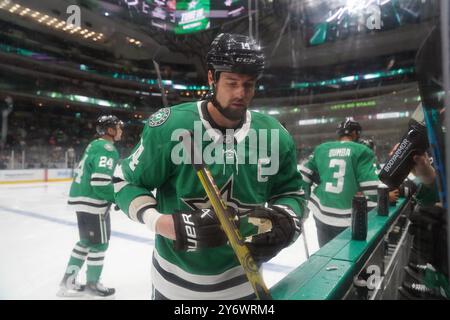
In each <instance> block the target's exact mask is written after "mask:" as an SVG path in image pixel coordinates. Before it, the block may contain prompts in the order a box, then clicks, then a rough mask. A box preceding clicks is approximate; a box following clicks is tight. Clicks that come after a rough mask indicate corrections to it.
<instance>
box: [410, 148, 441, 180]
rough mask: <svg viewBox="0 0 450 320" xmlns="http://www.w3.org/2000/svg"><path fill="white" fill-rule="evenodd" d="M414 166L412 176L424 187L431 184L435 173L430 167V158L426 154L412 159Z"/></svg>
mask: <svg viewBox="0 0 450 320" xmlns="http://www.w3.org/2000/svg"><path fill="white" fill-rule="evenodd" d="M413 159H414V162H415V166H414V171H413V172H414V174H415V175H416V176H417V177H418V178H419V179H420V180H421V181H422V183H424V184H426V185H430V184H433V182H434V179H435V178H436V171H435V170H434V168H433V166H432V165H431V162H430V158H429V157H428V155H427V154H426V153H424V154H421V155H415V156H414V157H413Z"/></svg>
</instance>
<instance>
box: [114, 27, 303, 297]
mask: <svg viewBox="0 0 450 320" xmlns="http://www.w3.org/2000/svg"><path fill="white" fill-rule="evenodd" d="M207 62H208V81H209V85H210V92H209V94H208V95H207V97H206V99H205V100H202V101H198V102H191V103H184V104H181V105H177V106H173V107H171V108H163V109H161V110H160V111H158V112H157V113H155V114H154V115H153V116H151V117H150V118H149V120H148V122H147V124H146V126H145V128H144V131H143V134H142V138H141V141H140V143H139V144H138V145H137V146H136V148H135V150H134V152H133V153H132V154H131V155H130V156H129V157H128V158H126V159H124V161H123V162H122V163H121V164H120V165H119V166H117V168H116V171H115V174H114V191H115V197H116V202H117V204H118V205H119V207H120V208H121V209H122V210H123V211H124V212H125V213H127V214H128V216H129V217H130V218H131V219H132V220H134V221H137V222H141V223H144V224H146V225H147V226H148V227H149V229H150V230H152V231H153V232H155V233H156V244H155V250H154V251H153V262H152V285H153V298H154V299H253V298H255V295H254V292H253V289H252V286H251V285H250V283H249V282H248V280H247V278H246V275H245V273H244V270H243V268H242V267H241V265H240V264H239V261H238V259H237V257H236V255H235V253H234V252H233V250H232V248H231V246H230V245H229V244H227V238H226V236H225V233H224V232H223V230H222V229H221V227H220V224H219V222H218V219H217V218H216V216H215V213H214V212H213V209H212V207H211V205H210V203H209V201H208V198H207V195H206V192H205V191H204V189H203V188H202V185H201V183H200V181H199V180H198V177H197V176H196V173H195V171H194V168H193V167H192V164H191V163H189V162H188V161H184V160H186V157H185V156H186V154H187V153H186V152H184V151H185V150H183V144H182V143H181V142H179V138H180V137H181V136H183V135H184V134H185V133H186V132H188V131H193V135H194V141H196V143H197V146H198V147H201V149H198V150H201V151H202V154H203V158H204V162H205V163H206V164H207V165H208V167H209V169H210V171H211V174H212V175H213V177H214V179H215V181H216V183H217V186H218V189H219V191H220V193H221V196H222V198H223V200H224V201H225V203H226V204H227V206H228V208H232V209H233V212H234V214H235V215H236V216H238V217H239V218H238V219H239V222H238V225H239V228H240V232H241V233H242V235H243V237H244V238H246V237H247V236H251V235H253V237H251V238H247V245H248V247H249V249H250V252H251V253H252V255H253V257H254V258H255V260H256V261H257V263H258V264H261V263H263V262H265V261H268V260H269V259H271V258H272V257H274V256H275V255H276V254H278V252H279V251H281V250H282V249H283V248H285V247H286V246H288V245H290V244H291V243H293V242H294V241H295V240H296V239H297V237H298V236H299V234H300V232H301V229H300V225H301V224H300V219H301V217H302V212H303V194H302V192H301V184H302V181H301V175H300V173H299V172H298V171H297V169H296V162H297V161H296V148H295V144H294V141H293V139H292V137H291V136H290V135H289V133H288V132H287V131H286V130H285V129H284V128H283V127H282V126H281V125H280V123H279V122H278V121H276V120H275V119H273V118H271V117H269V116H265V115H262V114H259V113H255V112H250V111H249V110H247V107H248V106H249V104H250V102H251V100H252V98H253V96H254V92H255V84H256V81H257V79H258V78H259V77H260V76H261V74H262V71H263V68H264V55H263V53H262V51H261V49H260V47H259V46H258V45H257V44H256V43H255V42H254V41H251V40H250V38H249V37H247V36H242V35H236V34H220V35H218V36H217V37H216V38H215V40H214V41H213V43H212V45H211V48H210V50H209V53H208V55H207ZM153 189H156V198H155V197H154V195H153V194H152V193H151V190H153ZM265 205H267V206H265ZM249 217H259V218H265V219H268V220H269V221H270V222H271V229H270V230H269V231H267V232H265V233H259V234H258V233H257V230H256V227H255V226H254V225H252V224H250V223H249V221H248V220H249Z"/></svg>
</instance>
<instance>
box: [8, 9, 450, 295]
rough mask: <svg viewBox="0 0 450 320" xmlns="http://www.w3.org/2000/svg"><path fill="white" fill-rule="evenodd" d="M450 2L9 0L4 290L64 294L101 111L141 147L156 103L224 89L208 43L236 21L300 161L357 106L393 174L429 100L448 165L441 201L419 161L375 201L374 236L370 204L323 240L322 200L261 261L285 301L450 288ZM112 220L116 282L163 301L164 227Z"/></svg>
mask: <svg viewBox="0 0 450 320" xmlns="http://www.w3.org/2000/svg"><path fill="white" fill-rule="evenodd" d="M449 13H450V10H449V3H448V1H446V0H442V1H440V0H40V1H36V0H34V1H32V0H0V113H1V119H2V121H1V124H0V125H1V135H0V137H1V140H0V239H1V241H0V256H1V257H2V258H1V263H0V299H2V300H11V299H14V300H15V299H19V300H22V299H32V300H35V299H39V300H41V299H44V300H49V299H64V298H61V297H57V296H56V293H57V291H58V288H59V285H60V281H61V276H62V275H63V271H64V268H65V267H66V264H67V259H68V258H69V255H70V249H71V246H73V243H75V242H76V241H77V240H78V229H77V217H76V215H75V214H74V213H73V210H72V209H71V208H70V207H69V206H68V205H67V200H68V197H69V189H70V186H71V181H72V179H73V177H74V176H76V174H77V170H80V167H79V163H80V161H82V160H83V159H82V158H83V152H84V150H85V149H86V147H87V146H88V144H89V143H90V142H91V141H92V140H93V139H95V138H96V121H97V119H98V117H99V116H101V115H109V114H112V115H115V116H117V117H118V118H119V119H120V120H122V121H123V123H124V128H123V137H122V140H121V141H118V142H117V143H116V144H115V146H116V148H117V150H118V152H119V155H120V159H124V158H127V157H128V156H129V155H130V154H132V152H133V149H134V148H135V146H136V145H137V144H138V143H139V141H140V139H141V133H142V131H143V129H144V127H145V126H147V123H148V119H149V117H151V116H152V115H153V114H154V113H155V112H157V111H158V110H159V109H161V108H163V107H169V108H170V107H171V106H174V105H178V104H181V103H184V102H192V101H198V100H202V99H204V97H205V96H206V95H207V94H208V92H209V90H210V87H209V85H208V77H207V72H208V70H207V67H206V55H207V53H208V50H209V47H210V44H211V42H212V41H213V39H214V38H215V37H216V36H217V35H218V34H220V33H237V34H243V35H246V36H249V37H250V38H251V39H253V40H254V41H255V42H256V43H258V44H259V45H260V46H261V48H262V50H263V52H264V55H265V69H264V73H263V76H262V77H261V78H260V79H259V80H258V82H257V83H256V87H255V96H254V98H253V100H252V101H251V103H250V105H249V107H248V109H249V110H250V111H253V112H256V113H261V114H263V115H268V116H271V117H273V118H275V119H277V120H278V121H279V122H280V123H281V125H282V126H283V127H284V128H285V129H286V130H287V131H288V132H289V134H290V135H291V136H292V137H293V139H294V142H295V148H296V153H297V165H298V170H299V171H300V169H301V168H302V166H303V165H304V164H305V163H306V162H307V161H308V159H309V158H310V156H311V155H312V154H313V153H314V150H315V148H316V147H317V146H319V145H320V144H322V143H324V142H326V141H332V140H336V139H338V137H337V135H336V129H337V127H338V125H339V124H340V123H341V122H342V121H343V120H345V119H347V118H349V119H352V120H353V121H356V122H358V123H359V124H360V126H361V128H362V131H361V137H360V140H364V141H366V143H368V142H369V143H368V145H369V147H370V148H371V149H372V150H373V151H374V154H375V157H376V161H375V162H376V164H377V174H378V173H379V172H380V170H382V168H383V167H384V166H385V164H386V163H389V161H390V159H392V156H393V154H395V152H394V151H395V150H396V149H395V148H396V145H397V144H398V143H400V142H402V139H403V138H404V137H405V135H407V134H408V132H410V131H411V130H412V129H411V121H412V120H411V119H416V115H417V109H418V107H419V108H420V109H421V110H423V111H422V124H423V127H424V128H425V129H424V130H425V131H426V132H427V134H428V143H427V146H425V148H423V150H422V153H423V152H425V151H426V152H427V154H428V155H429V157H430V158H431V165H432V166H433V167H434V171H435V172H436V178H435V181H432V182H431V184H432V185H433V188H435V190H434V191H435V195H436V199H435V200H436V201H434V203H433V205H434V207H435V208H436V207H437V208H439V210H435V211H432V212H431V213H430V212H429V211H426V210H425V209H423V210H422V209H417V206H418V205H419V204H420V202H421V198H420V197H419V196H418V194H419V193H420V192H421V190H422V191H423V188H422V189H421V183H422V182H421V181H418V180H417V178H418V177H417V176H419V173H418V172H416V171H414V170H413V166H412V165H411V166H409V169H408V172H406V175H408V173H409V178H410V179H411V181H413V180H416V182H415V183H416V187H415V188H411V187H409V188H408V187H405V186H404V185H403V184H402V185H401V186H400V194H399V198H398V199H397V200H396V201H394V202H393V203H391V204H390V205H388V209H387V211H388V213H387V214H386V215H382V214H381V211H380V210H381V209H380V208H381V207H380V205H376V206H375V207H372V208H370V209H369V210H368V213H366V215H365V222H364V220H363V223H364V226H363V227H364V228H366V230H367V233H366V236H365V238H364V239H363V240H356V239H355V228H356V227H357V226H356V225H355V223H356V222H355V220H356V218H355V216H356V214H357V211H358V210H357V208H353V211H352V215H353V218H354V219H353V225H351V226H350V227H348V228H347V229H345V230H344V231H342V232H341V233H340V234H339V235H338V236H337V237H336V238H334V239H333V240H331V241H330V242H328V243H327V244H326V245H324V246H322V247H320V246H319V242H318V237H317V230H316V229H317V228H316V221H315V219H314V217H313V212H309V216H308V217H307V219H305V221H304V224H303V235H301V236H300V237H299V238H298V239H297V240H296V241H295V242H294V243H293V244H291V245H290V246H289V247H287V248H285V249H283V250H282V251H281V252H280V253H279V254H278V255H276V256H275V257H274V258H273V259H271V260H270V261H267V262H265V263H264V264H263V265H262V266H261V269H260V272H261V274H262V278H263V279H264V281H265V283H266V285H267V287H268V288H269V289H270V293H271V295H272V298H273V299H277V300H311V299H313V300H323V299H352V300H354V299H356V300H380V299H389V300H422V299H425V300H428V299H433V300H434V299H438V300H445V299H449V298H450V296H449V294H450V285H449V278H448V276H449V273H448V238H449V237H448V236H447V232H448V228H447V223H448V222H447V221H448V215H449V214H448V210H447V178H446V170H445V169H446V167H447V163H446V161H448V159H449V157H447V156H446V153H447V151H448V148H447V149H445V145H446V143H448V141H449V140H448V132H447V131H446V130H445V128H446V122H445V121H446V119H445V117H444V115H445V112H444V111H445V107H446V104H447V102H448V99H447V98H448V92H449V91H448V88H449V87H450V86H449V84H450V77H449V71H450V68H449V65H450V64H449V57H450V50H449V49H450V47H449V39H450V38H449V26H450V23H449ZM152 119H154V118H152ZM416 120H417V119H416ZM163 121H164V120H163ZM425 140H427V139H425ZM152 143H153V142H152ZM165 143H167V141H154V144H165ZM414 148H415V147H414ZM419 149H420V148H417V149H414V152H418V151H417V150H419ZM397 150H399V148H397ZM411 159H412V158H410V160H408V161H412V160H411ZM405 161H406V160H405ZM415 174H417V176H416V175H415ZM336 177H337V176H336ZM405 177H406V176H405ZM255 179H256V178H255ZM402 180H403V178H402ZM419 180H420V179H419ZM383 182H384V181H383ZM400 182H402V181H400ZM390 187H391V186H390ZM395 187H399V186H398V185H396V186H395ZM186 188H189V186H186ZM313 188H314V186H313ZM378 200H379V199H378ZM420 210H422V211H420ZM430 210H431V209H430ZM307 211H309V210H307ZM109 214H110V217H111V228H112V233H111V240H110V245H109V249H108V251H107V253H106V259H105V261H106V262H105V267H104V270H103V274H102V282H104V283H105V284H107V285H109V286H111V287H114V288H115V289H116V294H115V298H116V299H127V300H128V299H139V300H149V299H151V298H152V283H151V276H150V266H151V263H152V252H153V249H154V246H155V234H154V233H153V232H151V231H149V230H148V228H146V227H145V226H142V225H139V224H136V223H134V222H133V221H131V220H130V219H129V218H128V217H127V215H125V214H124V213H123V212H122V211H121V210H120V209H119V208H118V207H116V206H114V205H112V206H111V210H110V213H109ZM427 230H428V231H427ZM430 230H432V231H431V234H429V233H430ZM427 232H428V233H427ZM419 240H420V241H419ZM85 277H86V275H85V273H84V272H81V273H80V279H79V281H80V282H81V283H83V282H84V281H85ZM82 298H85V299H89V297H87V296H86V297H82ZM192 299H196V296H192Z"/></svg>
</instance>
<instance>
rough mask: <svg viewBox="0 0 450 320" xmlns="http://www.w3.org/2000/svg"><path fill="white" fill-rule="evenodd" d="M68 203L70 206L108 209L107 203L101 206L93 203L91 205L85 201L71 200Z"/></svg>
mask: <svg viewBox="0 0 450 320" xmlns="http://www.w3.org/2000/svg"><path fill="white" fill-rule="evenodd" d="M68 203H69V204H70V205H83V206H88V207H92V208H102V209H103V208H104V209H106V208H107V207H108V203H107V202H105V203H102V204H95V203H91V202H86V201H73V200H69V201H68Z"/></svg>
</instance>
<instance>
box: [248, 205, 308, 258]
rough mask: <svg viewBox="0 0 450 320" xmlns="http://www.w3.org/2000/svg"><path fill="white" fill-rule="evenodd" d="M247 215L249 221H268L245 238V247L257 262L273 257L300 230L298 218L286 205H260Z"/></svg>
mask: <svg viewBox="0 0 450 320" xmlns="http://www.w3.org/2000/svg"><path fill="white" fill-rule="evenodd" d="M248 217H249V222H250V223H253V222H252V221H254V220H256V219H260V220H261V219H263V220H266V221H267V222H268V226H266V227H265V229H266V230H263V232H262V233H258V234H256V235H254V236H252V237H249V238H247V239H246V244H247V247H248V248H249V250H250V253H251V254H252V256H253V258H254V259H255V262H256V263H257V264H261V263H262V262H266V261H268V260H270V259H272V258H273V257H275V256H276V255H277V254H278V253H279V252H280V251H281V250H282V249H283V248H285V247H287V246H289V245H290V244H291V243H292V242H293V241H295V239H297V237H298V236H299V235H300V233H301V232H302V230H301V222H300V219H299V218H298V216H297V215H296V214H295V213H294V211H293V210H292V209H291V208H289V207H288V206H282V205H273V206H271V207H269V208H264V207H260V208H257V209H255V210H252V211H251V212H250V213H249V214H248ZM254 224H255V223H254ZM266 225H267V223H266Z"/></svg>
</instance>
